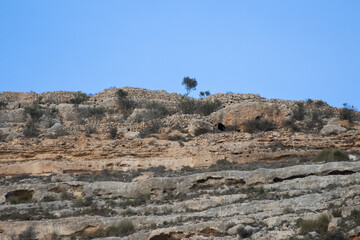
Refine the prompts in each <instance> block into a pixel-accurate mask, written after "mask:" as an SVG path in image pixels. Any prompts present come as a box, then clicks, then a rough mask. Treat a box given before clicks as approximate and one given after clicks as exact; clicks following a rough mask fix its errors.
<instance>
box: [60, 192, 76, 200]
mask: <svg viewBox="0 0 360 240" xmlns="http://www.w3.org/2000/svg"><path fill="white" fill-rule="evenodd" d="M60 197H61V200H71V199H72V198H73V197H72V196H71V194H70V193H69V192H68V191H66V190H63V191H62V192H61V195H60Z"/></svg>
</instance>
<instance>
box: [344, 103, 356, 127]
mask: <svg viewBox="0 0 360 240" xmlns="http://www.w3.org/2000/svg"><path fill="white" fill-rule="evenodd" d="M356 111H357V109H356V108H355V107H354V106H352V105H349V104H347V103H344V104H343V108H342V109H341V110H340V119H341V120H348V121H349V122H350V123H352V122H354V121H355V117H356Z"/></svg>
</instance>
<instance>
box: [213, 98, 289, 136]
mask: <svg viewBox="0 0 360 240" xmlns="http://www.w3.org/2000/svg"><path fill="white" fill-rule="evenodd" d="M291 115H292V112H291V111H290V110H289V109H287V108H286V107H284V106H280V105H278V104H275V103H269V102H243V103H237V104H233V105H230V106H228V107H226V108H223V109H221V110H219V111H217V112H215V113H212V114H211V115H210V117H209V120H210V122H212V123H213V124H215V125H218V124H220V123H221V124H223V125H225V126H232V127H235V128H236V129H239V130H240V129H243V126H242V124H243V123H244V122H245V121H247V120H254V119H261V120H265V119H267V120H271V121H274V122H275V123H276V124H278V125H281V124H282V122H283V121H286V120H289V119H290V117H291Z"/></svg>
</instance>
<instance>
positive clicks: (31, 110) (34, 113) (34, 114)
mask: <svg viewBox="0 0 360 240" xmlns="http://www.w3.org/2000/svg"><path fill="white" fill-rule="evenodd" d="M24 110H25V111H24V114H25V116H30V118H31V120H32V121H34V122H39V121H40V118H41V117H42V116H43V115H44V113H45V111H44V110H43V109H42V108H41V107H40V106H39V105H36V104H35V105H34V106H32V107H26V108H25V109H24Z"/></svg>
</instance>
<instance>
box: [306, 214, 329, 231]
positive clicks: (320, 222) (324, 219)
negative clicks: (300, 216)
mask: <svg viewBox="0 0 360 240" xmlns="http://www.w3.org/2000/svg"><path fill="white" fill-rule="evenodd" d="M329 221H330V219H329V216H328V215H326V214H321V215H320V216H319V217H318V218H316V219H309V220H301V221H300V234H307V233H309V232H313V231H316V232H318V233H324V232H326V231H327V228H328V225H329Z"/></svg>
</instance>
